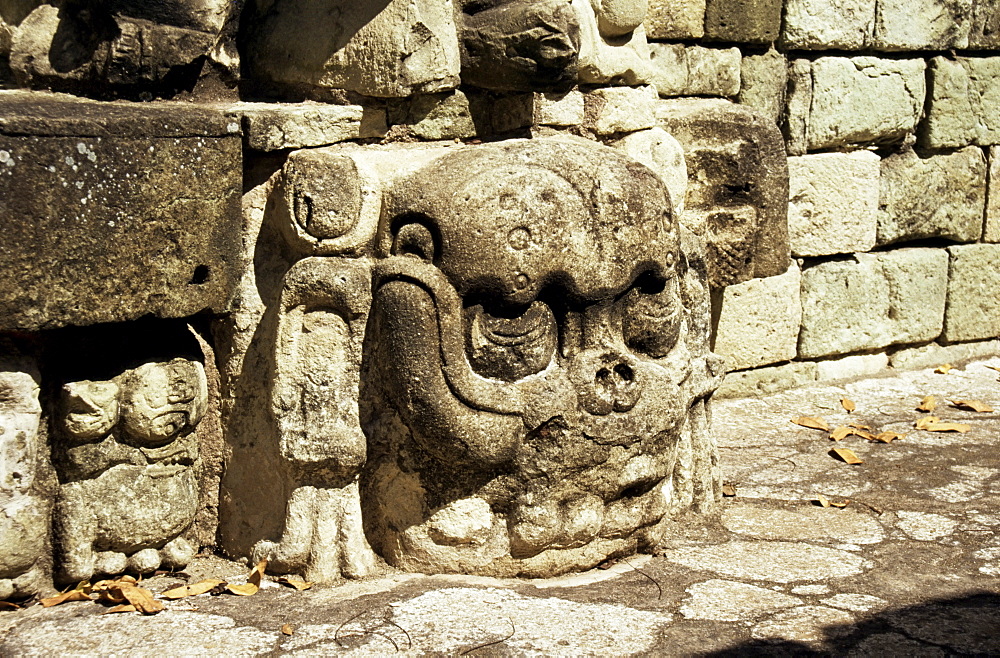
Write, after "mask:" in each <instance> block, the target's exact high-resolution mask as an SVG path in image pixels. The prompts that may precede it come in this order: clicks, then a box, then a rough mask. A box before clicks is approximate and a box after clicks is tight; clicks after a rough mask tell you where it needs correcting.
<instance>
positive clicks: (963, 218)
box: [878, 146, 986, 245]
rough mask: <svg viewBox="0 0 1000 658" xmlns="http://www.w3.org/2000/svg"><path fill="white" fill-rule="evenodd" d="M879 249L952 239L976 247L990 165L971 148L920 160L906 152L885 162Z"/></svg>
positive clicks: (880, 208)
mask: <svg viewBox="0 0 1000 658" xmlns="http://www.w3.org/2000/svg"><path fill="white" fill-rule="evenodd" d="M881 185H882V193H881V198H880V200H879V213H878V244H880V245H882V244H890V243H893V242H901V241H904V240H920V239H924V238H947V239H949V240H955V241H957V242H975V241H976V240H978V239H979V236H980V235H981V234H982V231H983V210H984V207H985V204H986V159H985V157H984V156H983V153H982V151H981V150H980V149H978V148H976V147H974V146H970V147H967V148H964V149H962V150H960V151H956V152H954V153H942V154H932V155H928V156H925V157H921V156H920V155H918V154H917V153H916V152H914V151H913V150H912V149H909V148H907V149H904V150H902V151H900V152H898V153H894V154H892V155H889V156H888V157H885V158H883V159H882V183H881Z"/></svg>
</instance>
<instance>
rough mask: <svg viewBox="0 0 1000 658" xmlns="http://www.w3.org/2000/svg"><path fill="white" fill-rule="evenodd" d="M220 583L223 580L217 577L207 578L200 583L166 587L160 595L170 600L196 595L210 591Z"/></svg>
mask: <svg viewBox="0 0 1000 658" xmlns="http://www.w3.org/2000/svg"><path fill="white" fill-rule="evenodd" d="M222 583H223V581H222V580H219V579H218V578H210V579H208V580H203V581H201V582H200V583H194V584H193V585H179V586H177V587H174V588H171V589H168V590H167V591H165V592H163V593H162V594H160V597H161V598H164V599H167V600H170V601H175V600H177V599H183V598H186V597H188V596H198V595H199V594H206V593H208V592H211V591H212V590H213V589H214V588H215V587H217V586H218V585H221V584H222Z"/></svg>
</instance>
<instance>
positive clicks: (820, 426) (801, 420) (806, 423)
mask: <svg viewBox="0 0 1000 658" xmlns="http://www.w3.org/2000/svg"><path fill="white" fill-rule="evenodd" d="M792 422H793V423H795V424H796V425H801V426H802V427H808V428H809V429H813V430H823V431H824V432H829V431H830V426H829V425H828V424H827V422H826V421H825V420H823V419H822V418H816V417H814V416H799V417H798V418H792Z"/></svg>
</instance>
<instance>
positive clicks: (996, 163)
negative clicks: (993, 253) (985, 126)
mask: <svg viewBox="0 0 1000 658" xmlns="http://www.w3.org/2000/svg"><path fill="white" fill-rule="evenodd" d="M986 176H987V183H986V222H985V224H984V225H983V241H984V242H1000V146H991V147H990V157H989V171H988V172H987V174H986Z"/></svg>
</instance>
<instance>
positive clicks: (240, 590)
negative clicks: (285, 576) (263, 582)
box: [226, 583, 260, 596]
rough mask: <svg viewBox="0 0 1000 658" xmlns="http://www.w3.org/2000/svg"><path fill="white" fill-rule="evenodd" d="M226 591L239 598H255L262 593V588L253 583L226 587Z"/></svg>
mask: <svg viewBox="0 0 1000 658" xmlns="http://www.w3.org/2000/svg"><path fill="white" fill-rule="evenodd" d="M226 591H227V592H229V593H230V594H235V595H237V596H253V595H254V594H256V593H257V592H259V591H260V587H259V586H258V585H254V584H253V583H247V584H246V585H226Z"/></svg>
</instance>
